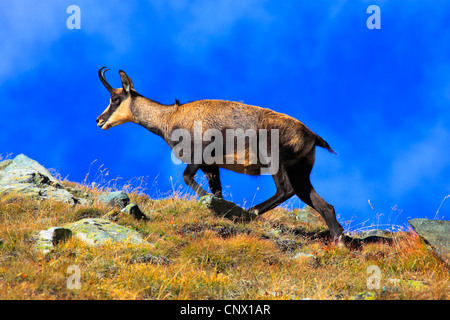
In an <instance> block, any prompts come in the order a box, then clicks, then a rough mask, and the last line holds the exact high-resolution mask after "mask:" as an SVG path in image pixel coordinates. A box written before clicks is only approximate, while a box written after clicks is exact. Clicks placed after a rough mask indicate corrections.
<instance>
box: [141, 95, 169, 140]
mask: <svg viewBox="0 0 450 320" xmlns="http://www.w3.org/2000/svg"><path fill="white" fill-rule="evenodd" d="M176 108H177V105H176V104H175V105H165V104H161V103H159V102H156V101H153V100H151V99H148V98H146V97H143V96H137V97H136V98H135V100H134V102H133V106H132V113H133V117H134V119H135V122H136V123H138V124H140V125H141V126H143V127H144V128H146V129H147V130H149V131H151V132H153V133H155V134H157V135H159V136H161V137H162V138H163V139H166V136H167V132H168V128H167V124H168V123H169V121H168V120H169V118H170V117H171V115H172V114H173V112H174V111H175V110H176Z"/></svg>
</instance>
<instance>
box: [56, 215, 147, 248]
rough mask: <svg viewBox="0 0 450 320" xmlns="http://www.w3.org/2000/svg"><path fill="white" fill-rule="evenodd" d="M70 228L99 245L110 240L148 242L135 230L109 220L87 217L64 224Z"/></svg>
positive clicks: (79, 236)
mask: <svg viewBox="0 0 450 320" xmlns="http://www.w3.org/2000/svg"><path fill="white" fill-rule="evenodd" d="M63 227H64V228H67V229H70V230H71V231H72V233H73V235H74V237H76V238H78V239H80V240H81V241H83V242H85V243H87V244H88V245H93V246H97V245H100V244H104V243H105V242H106V241H108V240H110V241H113V242H128V243H133V244H148V242H147V241H145V240H144V238H143V237H142V236H141V235H140V234H139V233H138V232H137V231H135V230H132V229H130V228H127V227H124V226H121V225H118V224H116V223H113V222H111V221H109V220H105V219H100V218H87V219H82V220H79V221H76V222H73V223H69V224H66V225H64V226H63Z"/></svg>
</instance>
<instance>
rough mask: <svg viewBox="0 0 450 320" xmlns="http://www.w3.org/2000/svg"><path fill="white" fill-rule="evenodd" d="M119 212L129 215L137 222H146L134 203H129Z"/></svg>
mask: <svg viewBox="0 0 450 320" xmlns="http://www.w3.org/2000/svg"><path fill="white" fill-rule="evenodd" d="M120 212H124V213H128V214H131V215H132V216H133V217H135V218H136V219H138V220H141V219H142V220H148V218H147V216H146V215H145V214H144V213H143V212H142V211H141V209H139V207H138V205H137V204H136V203H130V204H129V205H127V206H126V207H125V208H123V209H122V210H120Z"/></svg>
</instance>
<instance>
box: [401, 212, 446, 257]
mask: <svg viewBox="0 0 450 320" xmlns="http://www.w3.org/2000/svg"><path fill="white" fill-rule="evenodd" d="M408 222H409V224H410V225H411V227H412V228H413V229H414V231H416V232H417V234H418V235H419V236H420V237H421V238H422V239H424V240H425V242H426V243H427V244H428V245H429V248H430V249H431V250H432V251H433V252H434V253H436V254H437V255H438V256H439V257H440V258H441V259H442V260H443V261H445V262H446V263H447V264H448V265H450V221H447V220H429V219H412V220H409V221H408Z"/></svg>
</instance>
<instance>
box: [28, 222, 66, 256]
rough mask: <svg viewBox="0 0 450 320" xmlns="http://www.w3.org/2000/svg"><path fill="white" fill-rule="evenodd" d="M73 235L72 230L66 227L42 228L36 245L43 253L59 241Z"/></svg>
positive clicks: (50, 249) (51, 248)
mask: <svg viewBox="0 0 450 320" xmlns="http://www.w3.org/2000/svg"><path fill="white" fill-rule="evenodd" d="M70 237H72V231H70V230H69V229H66V228H58V227H52V228H50V229H48V230H42V231H40V232H39V233H38V235H37V239H36V243H35V247H36V249H37V250H39V251H42V252H43V253H48V252H50V251H52V250H53V248H54V246H56V245H57V244H58V243H60V242H63V241H66V240H67V239H69V238H70Z"/></svg>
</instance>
